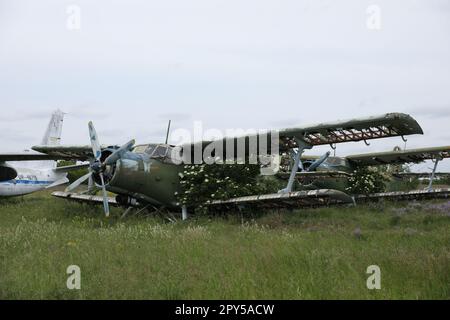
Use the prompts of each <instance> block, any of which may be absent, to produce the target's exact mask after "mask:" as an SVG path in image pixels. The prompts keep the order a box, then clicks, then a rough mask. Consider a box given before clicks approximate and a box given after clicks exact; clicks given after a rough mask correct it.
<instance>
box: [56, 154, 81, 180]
mask: <svg viewBox="0 0 450 320" xmlns="http://www.w3.org/2000/svg"><path fill="white" fill-rule="evenodd" d="M75 164H76V162H75V161H66V160H61V161H58V165H57V166H58V167H66V166H73V165H75ZM87 173H88V169H86V168H84V169H78V170H73V171H69V172H68V173H67V178H68V179H69V182H70V183H73V182H74V181H76V180H78V179H79V178H81V177H82V176H84V175H85V174H87Z"/></svg>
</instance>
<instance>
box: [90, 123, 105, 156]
mask: <svg viewBox="0 0 450 320" xmlns="http://www.w3.org/2000/svg"><path fill="white" fill-rule="evenodd" d="M89 137H90V139H91V146H92V152H93V153H94V158H95V160H97V161H100V158H101V156H102V148H101V146H100V142H99V141H98V135H97V131H95V128H94V124H93V123H92V121H90V122H89Z"/></svg>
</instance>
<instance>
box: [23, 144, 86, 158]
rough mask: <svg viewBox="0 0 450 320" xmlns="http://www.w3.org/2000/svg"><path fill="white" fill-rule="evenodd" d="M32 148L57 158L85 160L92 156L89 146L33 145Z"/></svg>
mask: <svg viewBox="0 0 450 320" xmlns="http://www.w3.org/2000/svg"><path fill="white" fill-rule="evenodd" d="M32 149H33V150H35V151H38V152H42V153H45V154H46V155H48V156H49V157H52V159H57V160H79V161H87V160H89V159H90V158H92V157H93V153H92V147H91V146H35V147H33V148H32Z"/></svg>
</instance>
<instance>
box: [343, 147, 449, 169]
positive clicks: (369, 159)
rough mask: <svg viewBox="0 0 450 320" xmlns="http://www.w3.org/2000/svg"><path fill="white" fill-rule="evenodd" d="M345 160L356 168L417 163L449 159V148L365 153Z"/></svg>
mask: <svg viewBox="0 0 450 320" xmlns="http://www.w3.org/2000/svg"><path fill="white" fill-rule="evenodd" d="M346 158H347V160H349V161H350V163H352V164H355V165H357V166H374V165H383V164H401V163H419V162H422V161H425V160H432V159H444V158H450V146H446V147H433V148H421V149H410V150H400V151H389V152H378V153H366V154H359V155H352V156H348V157H346Z"/></svg>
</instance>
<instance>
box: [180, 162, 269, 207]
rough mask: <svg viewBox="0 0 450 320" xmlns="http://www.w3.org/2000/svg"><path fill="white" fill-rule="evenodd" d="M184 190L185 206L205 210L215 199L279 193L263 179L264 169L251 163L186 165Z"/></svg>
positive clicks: (182, 179) (182, 192)
mask: <svg viewBox="0 0 450 320" xmlns="http://www.w3.org/2000/svg"><path fill="white" fill-rule="evenodd" d="M180 178H181V189H180V191H179V192H177V193H176V196H177V199H178V202H179V203H180V204H181V205H186V206H188V207H194V208H196V209H200V210H199V211H206V210H205V206H204V205H205V203H207V202H208V201H211V200H226V199H230V198H234V197H241V196H248V195H256V194H261V193H272V192H276V188H277V184H276V183H273V182H267V181H266V179H262V178H261V177H260V166H259V165H250V164H245V165H244V164H225V165H224V164H212V165H207V164H201V165H186V166H185V167H184V170H183V172H182V173H180Z"/></svg>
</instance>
